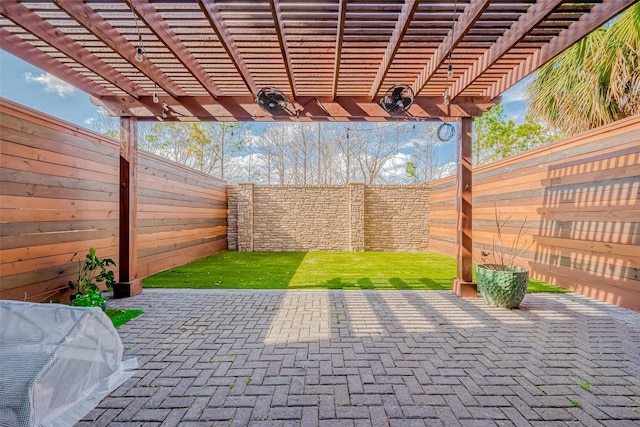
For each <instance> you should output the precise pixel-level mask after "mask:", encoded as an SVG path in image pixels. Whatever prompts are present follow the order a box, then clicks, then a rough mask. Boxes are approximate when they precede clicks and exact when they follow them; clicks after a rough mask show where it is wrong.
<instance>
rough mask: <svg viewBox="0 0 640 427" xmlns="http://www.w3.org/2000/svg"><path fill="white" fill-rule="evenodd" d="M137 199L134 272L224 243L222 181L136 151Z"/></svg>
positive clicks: (168, 265)
mask: <svg viewBox="0 0 640 427" xmlns="http://www.w3.org/2000/svg"><path fill="white" fill-rule="evenodd" d="M137 198H138V216H137V218H138V221H137V224H136V227H137V233H138V234H137V246H138V275H139V276H140V277H145V276H149V275H152V274H155V273H157V272H159V271H163V270H166V269H169V268H172V267H175V266H178V265H182V264H186V263H188V262H191V261H194V260H196V259H199V258H202V257H205V256H208V255H211V254H213V253H216V252H219V251H221V250H225V249H226V248H227V193H226V182H225V181H222V180H219V179H217V178H214V177H212V176H210V175H205V174H202V173H199V172H197V171H195V170H193V169H190V168H187V167H184V166H181V165H178V164H176V163H173V162H169V161H167V160H165V159H162V158H160V157H158V156H155V155H153V154H150V153H140V155H139V159H138V194H137Z"/></svg>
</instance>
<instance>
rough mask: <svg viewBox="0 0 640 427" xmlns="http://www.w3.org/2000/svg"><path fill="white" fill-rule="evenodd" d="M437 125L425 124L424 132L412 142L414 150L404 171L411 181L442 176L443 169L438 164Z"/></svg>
mask: <svg viewBox="0 0 640 427" xmlns="http://www.w3.org/2000/svg"><path fill="white" fill-rule="evenodd" d="M436 133H437V127H436V126H435V125H430V126H427V127H426V128H425V129H424V133H423V134H422V135H421V136H420V137H419V138H418V139H417V140H414V141H413V142H412V145H413V147H414V151H413V153H412V154H411V160H410V161H408V162H407V164H406V167H405V173H406V175H407V177H408V178H409V180H410V181H411V182H412V183H425V182H430V181H433V180H436V179H439V178H442V174H443V169H442V168H441V167H440V166H439V165H440V153H439V149H438V146H439V144H440V140H439V139H438V137H437V134H436Z"/></svg>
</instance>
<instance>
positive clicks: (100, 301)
mask: <svg viewBox="0 0 640 427" xmlns="http://www.w3.org/2000/svg"><path fill="white" fill-rule="evenodd" d="M77 255H78V253H77V252H76V253H75V254H74V255H73V257H72V258H71V260H72V261H73V260H74V259H75V258H76V256H77ZM115 265H116V263H115V262H114V261H113V260H112V259H111V258H102V259H100V258H98V257H97V256H96V250H95V248H89V252H88V253H87V255H86V256H85V258H84V261H83V260H78V280H77V281H76V282H72V281H69V289H72V290H75V291H76V293H74V294H73V295H71V302H70V305H73V306H79V307H102V309H104V307H105V299H104V296H103V295H102V291H101V290H100V288H99V287H98V283H102V282H104V284H105V286H106V288H107V290H112V289H113V284H114V283H115V276H114V274H113V271H111V270H108V269H107V267H109V266H115Z"/></svg>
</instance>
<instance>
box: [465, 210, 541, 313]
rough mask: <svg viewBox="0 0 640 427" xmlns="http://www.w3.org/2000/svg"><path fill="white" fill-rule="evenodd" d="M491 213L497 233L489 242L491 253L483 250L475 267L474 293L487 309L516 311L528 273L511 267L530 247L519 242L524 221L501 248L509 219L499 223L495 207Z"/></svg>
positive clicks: (529, 244) (525, 270) (514, 266)
mask: <svg viewBox="0 0 640 427" xmlns="http://www.w3.org/2000/svg"><path fill="white" fill-rule="evenodd" d="M494 209H495V218H496V219H495V221H496V228H497V233H496V235H495V236H494V238H493V244H492V251H491V252H489V251H486V250H483V251H482V252H481V256H480V260H481V262H482V263H481V264H477V265H476V281H477V283H478V290H479V291H480V293H481V294H482V296H483V297H484V299H485V300H486V301H487V303H489V304H490V305H493V306H496V307H505V308H517V307H518V306H519V305H520V303H521V302H522V300H523V299H524V296H525V294H526V293H527V286H528V285H529V270H527V269H526V268H523V267H519V266H517V265H514V262H515V260H516V258H517V257H519V256H520V255H522V254H523V253H524V252H525V251H527V250H528V249H529V248H530V247H531V245H532V244H533V243H532V242H531V243H528V242H527V241H526V240H522V237H523V235H524V233H525V232H526V229H525V228H524V227H525V224H526V222H527V219H526V218H525V220H524V221H523V223H522V224H521V225H520V228H519V230H518V234H517V235H516V237H515V238H514V239H513V241H512V243H511V245H509V246H507V245H505V242H504V239H503V232H502V230H503V228H504V226H505V224H506V223H507V222H508V221H509V220H510V219H511V216H509V217H508V218H507V219H505V220H504V221H500V218H499V212H498V209H497V208H496V207H495V204H494Z"/></svg>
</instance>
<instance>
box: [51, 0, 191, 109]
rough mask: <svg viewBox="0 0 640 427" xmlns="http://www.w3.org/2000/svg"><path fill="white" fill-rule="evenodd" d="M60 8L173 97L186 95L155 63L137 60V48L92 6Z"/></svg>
mask: <svg viewBox="0 0 640 427" xmlns="http://www.w3.org/2000/svg"><path fill="white" fill-rule="evenodd" d="M58 7H60V8H61V9H62V10H64V11H65V12H66V13H67V14H68V15H69V16H71V17H72V18H73V19H75V20H76V21H78V23H79V24H80V25H82V26H83V27H85V28H86V29H87V30H88V31H90V32H91V33H92V34H93V35H95V36H96V37H97V38H98V39H100V40H102V41H103V42H104V43H105V44H106V45H107V46H109V47H110V48H111V50H113V51H114V52H115V53H117V54H118V55H120V56H121V57H122V58H124V59H125V60H126V61H127V62H129V64H131V65H132V66H133V67H135V68H136V69H138V71H140V72H141V73H142V74H144V75H145V76H147V77H148V78H149V79H150V80H152V81H153V82H154V83H155V84H157V85H158V86H159V87H160V88H162V90H164V91H165V92H167V93H168V94H169V95H170V96H172V97H174V98H175V97H178V96H183V95H186V93H185V92H184V90H182V88H181V87H180V86H178V85H177V84H176V83H175V82H174V81H173V80H171V79H170V78H169V77H168V76H167V75H166V74H165V73H163V72H162V70H160V69H159V68H158V67H157V66H156V65H155V64H154V63H153V62H151V61H149V60H148V58H145V60H143V61H142V62H138V61H136V59H135V56H136V48H137V46H136V45H134V44H133V43H131V42H130V41H129V40H127V39H126V38H125V37H124V36H122V35H121V34H120V33H119V32H118V31H117V30H116V29H115V28H113V26H111V24H110V23H109V22H107V21H106V20H105V19H104V18H103V17H102V16H100V15H99V14H98V13H96V12H95V11H94V10H93V9H92V8H91V6H89V5H88V4H86V3H82V2H78V1H67V2H58Z"/></svg>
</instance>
